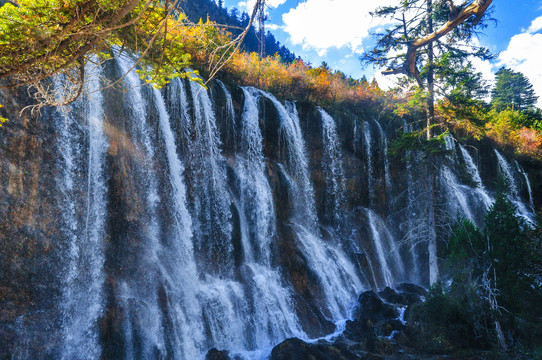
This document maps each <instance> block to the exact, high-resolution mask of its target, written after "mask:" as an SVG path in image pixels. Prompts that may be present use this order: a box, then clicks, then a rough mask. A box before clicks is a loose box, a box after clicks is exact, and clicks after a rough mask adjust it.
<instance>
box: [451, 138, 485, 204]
mask: <svg viewBox="0 0 542 360" xmlns="http://www.w3.org/2000/svg"><path fill="white" fill-rule="evenodd" d="M459 149H460V150H461V154H462V155H463V159H464V161H465V165H466V166H467V171H468V174H469V175H470V176H471V177H472V180H473V181H474V182H475V183H476V187H475V191H476V194H477V195H478V197H479V198H481V200H482V203H483V206H484V207H485V208H488V207H489V206H490V205H491V204H493V199H492V198H491V196H490V195H489V194H488V192H487V190H486V188H485V186H484V184H483V182H482V178H481V177H480V172H479V171H478V167H477V166H476V164H475V163H474V160H473V159H472V157H471V156H470V154H469V152H468V151H467V149H465V147H464V146H463V145H461V144H459Z"/></svg>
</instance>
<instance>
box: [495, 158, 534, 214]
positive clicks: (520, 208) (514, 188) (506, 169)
mask: <svg viewBox="0 0 542 360" xmlns="http://www.w3.org/2000/svg"><path fill="white" fill-rule="evenodd" d="M494 151H495V155H496V156H497V161H498V163H499V169H500V170H501V173H502V175H503V176H504V178H505V179H506V181H507V186H508V198H509V199H510V201H511V202H512V203H513V204H514V205H515V206H516V208H517V212H518V215H519V216H522V217H523V218H525V220H527V221H528V222H532V215H533V214H532V213H531V212H530V211H529V210H528V209H527V207H526V206H525V204H524V203H523V202H522V201H521V197H520V193H519V188H518V183H517V181H516V178H515V176H514V172H513V169H512V166H511V165H510V163H508V161H507V160H506V158H505V157H504V156H503V155H502V154H501V153H500V152H499V151H498V150H497V149H494Z"/></svg>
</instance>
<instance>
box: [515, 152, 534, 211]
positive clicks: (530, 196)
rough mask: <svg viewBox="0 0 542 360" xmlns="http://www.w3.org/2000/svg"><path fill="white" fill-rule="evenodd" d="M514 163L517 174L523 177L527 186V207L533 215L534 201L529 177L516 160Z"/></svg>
mask: <svg viewBox="0 0 542 360" xmlns="http://www.w3.org/2000/svg"><path fill="white" fill-rule="evenodd" d="M514 163H515V164H516V169H517V170H518V172H519V173H520V174H521V175H522V176H523V178H524V179H525V185H526V186H527V193H528V195H529V206H530V207H531V209H530V210H531V211H532V212H533V214H534V213H535V212H536V211H535V208H534V201H533V190H532V188H531V181H529V176H528V175H527V173H526V172H525V170H523V168H522V167H521V165H519V163H518V161H517V160H514Z"/></svg>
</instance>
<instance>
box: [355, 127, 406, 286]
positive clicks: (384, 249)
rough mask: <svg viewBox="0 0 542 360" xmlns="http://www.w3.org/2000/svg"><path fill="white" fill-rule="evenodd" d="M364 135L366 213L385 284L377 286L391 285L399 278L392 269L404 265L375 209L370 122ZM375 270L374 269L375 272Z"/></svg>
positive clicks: (399, 271)
mask: <svg viewBox="0 0 542 360" xmlns="http://www.w3.org/2000/svg"><path fill="white" fill-rule="evenodd" d="M379 126H380V125H379ZM363 136H364V141H365V156H366V159H367V183H368V188H369V206H370V208H369V209H366V214H367V220H368V222H369V229H370V232H371V237H372V240H373V245H374V249H375V252H376V255H377V258H378V261H379V263H380V272H381V273H382V279H383V284H380V283H377V286H382V285H384V286H391V285H393V284H394V283H396V282H397V280H398V279H397V278H396V277H395V276H394V270H392V268H395V269H397V271H395V273H396V274H404V265H403V261H402V259H401V255H400V254H399V249H398V246H397V244H396V242H395V240H394V239H393V237H392V236H391V233H390V231H389V230H388V229H387V228H386V226H385V224H384V222H383V221H382V219H380V217H379V216H378V215H377V214H376V213H375V212H374V210H373V209H374V207H375V204H376V190H375V179H374V168H373V147H372V145H373V143H372V141H373V139H372V135H371V126H370V124H369V122H364V123H363ZM386 143H387V142H386ZM377 223H378V225H377ZM390 257H391V258H393V266H392V265H390V263H389V260H390ZM374 272H375V271H374V269H373V273H374Z"/></svg>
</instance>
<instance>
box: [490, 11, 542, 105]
mask: <svg viewBox="0 0 542 360" xmlns="http://www.w3.org/2000/svg"><path fill="white" fill-rule="evenodd" d="M535 21H536V20H535ZM535 21H533V23H535ZM531 26H532V25H531ZM541 54H542V34H532V33H522V34H518V35H514V36H513V37H512V38H511V39H510V42H509V43H508V47H507V48H506V50H505V51H503V52H502V53H501V54H500V55H499V66H506V67H509V68H511V69H512V70H514V71H520V72H522V73H523V74H524V75H525V76H527V78H528V79H529V81H530V82H531V84H533V88H534V91H535V93H536V95H538V97H539V98H538V107H542V66H541V65H540V55H541Z"/></svg>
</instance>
